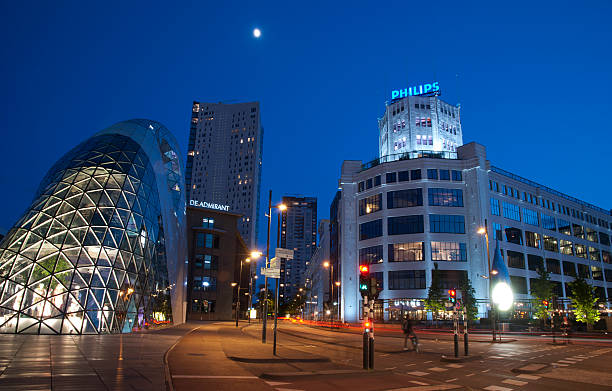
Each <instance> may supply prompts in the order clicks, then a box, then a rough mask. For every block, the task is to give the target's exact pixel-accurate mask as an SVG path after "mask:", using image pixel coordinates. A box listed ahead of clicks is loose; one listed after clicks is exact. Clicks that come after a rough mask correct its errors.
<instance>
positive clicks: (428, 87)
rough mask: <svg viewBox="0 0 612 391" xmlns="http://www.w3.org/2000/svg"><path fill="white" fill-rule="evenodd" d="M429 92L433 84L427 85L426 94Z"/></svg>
mask: <svg viewBox="0 0 612 391" xmlns="http://www.w3.org/2000/svg"><path fill="white" fill-rule="evenodd" d="M429 91H431V84H425V93H426V94H427V93H428V92H429Z"/></svg>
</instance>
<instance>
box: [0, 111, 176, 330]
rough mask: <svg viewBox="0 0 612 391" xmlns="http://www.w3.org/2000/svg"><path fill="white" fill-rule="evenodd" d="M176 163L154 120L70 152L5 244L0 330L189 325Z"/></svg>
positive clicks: (112, 131) (105, 133)
mask: <svg viewBox="0 0 612 391" xmlns="http://www.w3.org/2000/svg"><path fill="white" fill-rule="evenodd" d="M179 156H180V153H178V149H177V144H176V141H175V140H174V137H173V136H172V135H171V134H170V133H169V132H168V130H167V129H166V128H165V127H164V126H163V125H161V124H159V123H157V122H153V121H148V120H131V121H125V122H121V123H118V124H115V125H113V126H111V127H110V128H107V129H104V130H102V131H101V132H98V133H97V134H96V135H94V136H93V137H91V138H89V139H88V140H86V141H84V142H82V143H81V144H79V145H78V146H77V147H75V148H74V149H72V150H71V151H70V152H68V153H67V154H66V155H64V156H63V157H62V158H61V159H60V160H59V161H58V162H57V163H56V164H55V165H54V166H53V167H52V168H51V169H50V170H49V172H48V173H47V175H46V176H45V178H44V179H43V180H42V182H41V184H40V187H39V190H38V192H37V193H36V195H35V197H34V201H33V202H32V204H31V206H30V207H29V208H28V209H27V211H26V212H25V214H24V215H23V217H22V218H21V219H20V220H19V221H18V222H17V224H15V226H14V227H13V228H12V229H11V231H9V233H8V234H7V235H6V237H5V238H4V239H3V241H2V242H1V243H0V331H1V332H4V333H29V334H96V333H125V332H131V331H132V330H133V329H134V328H139V327H144V326H146V325H149V324H152V323H160V322H166V321H169V320H174V321H175V322H177V323H180V322H182V321H183V314H182V307H183V306H182V301H183V298H182V289H177V281H182V280H183V279H184V278H181V277H180V276H181V275H182V269H181V267H182V265H183V264H184V258H185V253H184V248H185V246H184V244H183V243H181V240H184V233H183V232H182V231H183V230H184V210H185V201H184V194H183V184H182V180H183V179H182V175H181V172H180V167H182V164H181V162H180V158H179ZM181 238H183V239H181ZM178 286H179V288H180V287H181V286H182V284H180V283H179V284H178Z"/></svg>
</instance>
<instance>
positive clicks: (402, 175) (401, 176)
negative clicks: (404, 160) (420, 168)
mask: <svg viewBox="0 0 612 391" xmlns="http://www.w3.org/2000/svg"><path fill="white" fill-rule="evenodd" d="M397 179H398V180H399V181H400V182H408V181H409V180H410V171H400V172H398V173H397Z"/></svg>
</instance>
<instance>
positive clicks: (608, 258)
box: [493, 223, 612, 263]
mask: <svg viewBox="0 0 612 391" xmlns="http://www.w3.org/2000/svg"><path fill="white" fill-rule="evenodd" d="M493 234H494V237H493V238H494V239H496V240H506V241H507V242H508V243H514V244H519V245H523V243H524V244H525V245H526V246H528V247H533V248H538V249H542V248H543V249H544V250H546V251H551V252H556V253H561V254H564V255H574V256H576V257H579V258H584V259H587V258H588V259H590V260H592V261H597V262H599V261H603V262H605V263H612V255H611V253H610V252H609V251H606V250H601V251H600V250H599V249H598V248H595V247H592V246H586V245H584V244H580V243H573V242H571V241H569V240H565V239H558V238H556V237H554V236H549V235H541V234H539V233H537V232H531V231H525V236H524V240H523V231H522V230H521V229H519V228H514V227H509V226H504V229H503V232H502V227H501V224H498V223H493ZM587 249H588V252H587Z"/></svg>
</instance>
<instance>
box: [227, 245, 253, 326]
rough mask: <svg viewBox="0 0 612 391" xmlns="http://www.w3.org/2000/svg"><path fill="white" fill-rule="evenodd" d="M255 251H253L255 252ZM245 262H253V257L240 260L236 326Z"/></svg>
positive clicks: (238, 316)
mask: <svg viewBox="0 0 612 391" xmlns="http://www.w3.org/2000/svg"><path fill="white" fill-rule="evenodd" d="M254 253H255V252H253V254H254ZM244 263H251V258H247V259H245V260H244V261H242V260H240V274H239V275H238V295H237V297H238V299H237V302H236V327H238V319H239V318H240V286H241V285H242V265H243V264H244ZM232 284H233V283H232ZM232 286H233V285H232ZM249 293H250V292H249ZM249 299H250V296H249Z"/></svg>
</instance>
